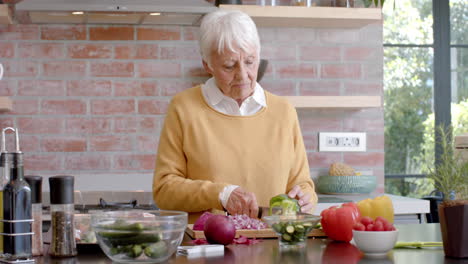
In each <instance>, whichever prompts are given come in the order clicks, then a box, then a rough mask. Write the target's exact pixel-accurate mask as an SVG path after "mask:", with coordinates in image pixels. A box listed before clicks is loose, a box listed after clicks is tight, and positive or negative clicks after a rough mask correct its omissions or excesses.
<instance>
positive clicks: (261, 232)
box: [185, 225, 326, 239]
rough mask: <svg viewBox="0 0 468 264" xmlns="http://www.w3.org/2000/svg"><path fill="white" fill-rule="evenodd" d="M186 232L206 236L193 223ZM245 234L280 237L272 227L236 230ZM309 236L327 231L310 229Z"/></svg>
mask: <svg viewBox="0 0 468 264" xmlns="http://www.w3.org/2000/svg"><path fill="white" fill-rule="evenodd" d="M185 232H186V233H187V234H188V235H189V236H190V237H191V238H192V239H197V238H205V235H204V234H203V231H199V230H193V225H187V229H186V230H185ZM241 235H242V236H245V237H248V238H276V237H278V236H277V235H276V233H275V231H273V229H271V228H265V229H258V230H253V229H239V230H237V231H236V237H239V236H241ZM308 236H309V237H325V236H326V235H325V233H324V232H323V230H322V229H316V228H314V229H312V231H310V233H309V235H308Z"/></svg>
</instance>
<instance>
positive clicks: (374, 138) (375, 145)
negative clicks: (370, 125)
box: [366, 133, 385, 151]
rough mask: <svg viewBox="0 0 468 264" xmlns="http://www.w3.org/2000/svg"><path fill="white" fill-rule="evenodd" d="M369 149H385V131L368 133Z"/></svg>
mask: <svg viewBox="0 0 468 264" xmlns="http://www.w3.org/2000/svg"><path fill="white" fill-rule="evenodd" d="M366 143H367V149H368V150H381V151H383V150H384V149H385V137H384V134H383V133H379V134H371V133H367V141H366Z"/></svg>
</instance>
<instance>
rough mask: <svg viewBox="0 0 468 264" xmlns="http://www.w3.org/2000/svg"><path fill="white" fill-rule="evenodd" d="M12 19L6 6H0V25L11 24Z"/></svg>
mask: <svg viewBox="0 0 468 264" xmlns="http://www.w3.org/2000/svg"><path fill="white" fill-rule="evenodd" d="M12 23H13V19H12V18H11V13H10V10H9V8H8V5H6V4H0V24H12Z"/></svg>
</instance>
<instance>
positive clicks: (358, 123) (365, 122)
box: [343, 118, 384, 132]
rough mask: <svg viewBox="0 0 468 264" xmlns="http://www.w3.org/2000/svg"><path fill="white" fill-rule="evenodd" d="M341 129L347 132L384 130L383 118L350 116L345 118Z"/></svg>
mask: <svg viewBox="0 0 468 264" xmlns="http://www.w3.org/2000/svg"><path fill="white" fill-rule="evenodd" d="M343 129H344V130H346V131H349V132H361V131H363V130H365V131H368V132H381V131H383V130H384V120H383V118H351V119H345V120H344V122H343Z"/></svg>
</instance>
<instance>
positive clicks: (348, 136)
mask: <svg viewBox="0 0 468 264" xmlns="http://www.w3.org/2000/svg"><path fill="white" fill-rule="evenodd" d="M319 151H366V133H355V132H349V133H348V132H321V133H319Z"/></svg>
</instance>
